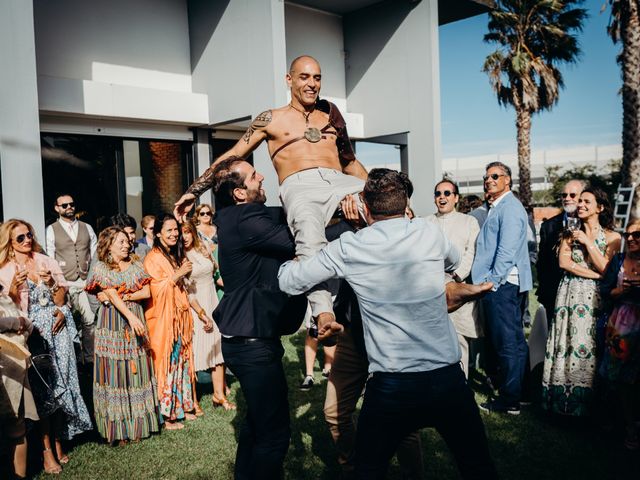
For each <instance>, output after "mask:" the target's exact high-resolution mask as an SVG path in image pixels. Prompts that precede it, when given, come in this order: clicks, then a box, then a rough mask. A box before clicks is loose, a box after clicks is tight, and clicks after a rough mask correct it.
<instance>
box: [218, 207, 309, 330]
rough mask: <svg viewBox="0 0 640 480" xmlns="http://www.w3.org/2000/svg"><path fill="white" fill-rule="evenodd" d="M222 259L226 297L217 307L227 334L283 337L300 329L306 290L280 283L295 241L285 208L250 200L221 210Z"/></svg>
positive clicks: (219, 246)
mask: <svg viewBox="0 0 640 480" xmlns="http://www.w3.org/2000/svg"><path fill="white" fill-rule="evenodd" d="M214 223H215V224H216V226H217V227H218V248H219V250H218V260H219V263H220V275H221V276H222V278H223V280H224V296H223V297H222V299H221V300H220V304H219V305H218V307H217V308H216V309H215V310H214V312H213V317H214V319H215V321H216V324H217V325H218V328H219V329H220V332H221V333H222V334H223V335H228V336H238V337H259V338H277V337H279V336H280V335H282V334H287V333H293V332H295V331H296V330H297V329H298V328H299V326H300V324H301V323H302V320H303V318H304V313H305V311H306V307H307V300H306V298H305V297H304V295H299V296H295V297H289V296H288V295H286V294H285V293H283V292H281V291H280V288H279V287H278V269H279V268H280V265H281V264H282V263H283V262H284V261H286V260H290V259H291V258H293V256H294V253H295V244H294V241H293V238H292V236H291V233H290V232H289V228H288V227H287V225H286V222H284V221H283V212H282V209H281V208H272V207H266V206H264V205H263V204H259V203H248V204H242V205H234V206H231V207H226V208H222V209H221V210H218V211H217V212H216V215H215V218H214Z"/></svg>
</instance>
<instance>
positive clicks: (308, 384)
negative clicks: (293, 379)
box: [300, 375, 315, 390]
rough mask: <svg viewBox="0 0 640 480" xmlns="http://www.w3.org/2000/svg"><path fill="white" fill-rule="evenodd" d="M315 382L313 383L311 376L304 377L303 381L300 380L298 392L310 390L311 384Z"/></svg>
mask: <svg viewBox="0 0 640 480" xmlns="http://www.w3.org/2000/svg"><path fill="white" fill-rule="evenodd" d="M314 383H315V382H314V381H313V377H312V376H311V375H307V376H306V377H304V380H302V383H301V384H300V390H311V387H313V384H314Z"/></svg>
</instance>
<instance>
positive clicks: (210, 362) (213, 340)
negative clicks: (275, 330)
mask: <svg viewBox="0 0 640 480" xmlns="http://www.w3.org/2000/svg"><path fill="white" fill-rule="evenodd" d="M182 239H183V241H184V248H185V251H186V255H187V258H188V259H189V261H190V262H191V263H192V264H193V270H192V271H191V275H189V285H188V290H189V295H190V296H191V297H195V299H196V300H197V301H198V303H199V304H200V306H202V308H203V312H198V313H196V312H193V316H194V318H193V322H194V323H193V358H194V364H195V369H196V371H207V372H211V380H212V383H213V405H214V406H216V407H217V406H221V407H223V408H224V409H225V410H235V409H236V406H235V405H234V404H233V403H231V402H229V401H228V400H227V396H226V394H225V391H226V385H225V378H224V360H223V358H222V336H221V335H220V330H218V327H217V325H216V324H215V322H213V321H211V325H212V327H213V328H212V329H211V330H209V331H207V330H206V329H205V324H204V323H202V322H201V321H199V320H200V317H199V314H202V317H207V318H211V315H212V313H213V311H214V310H215V308H216V307H217V306H218V296H217V295H216V287H215V283H214V272H215V271H216V270H217V269H218V265H217V264H216V262H215V260H214V259H213V256H212V254H211V253H210V251H209V250H208V249H207V247H206V246H205V245H204V244H203V243H202V242H201V241H200V239H199V237H198V232H197V230H196V226H195V225H194V224H193V223H192V222H191V221H187V222H185V223H183V224H182Z"/></svg>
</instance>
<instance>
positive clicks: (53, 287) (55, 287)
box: [49, 282, 60, 293]
mask: <svg viewBox="0 0 640 480" xmlns="http://www.w3.org/2000/svg"><path fill="white" fill-rule="evenodd" d="M49 290H50V291H51V293H56V292H57V291H58V290H60V285H58V282H53V285H51V286H50V287H49Z"/></svg>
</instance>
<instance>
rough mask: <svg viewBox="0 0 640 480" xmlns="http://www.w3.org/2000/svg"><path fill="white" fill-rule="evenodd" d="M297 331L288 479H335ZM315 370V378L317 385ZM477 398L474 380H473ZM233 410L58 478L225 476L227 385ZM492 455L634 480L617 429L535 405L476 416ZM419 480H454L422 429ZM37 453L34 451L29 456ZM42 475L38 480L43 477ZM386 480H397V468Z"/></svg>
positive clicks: (292, 344) (561, 473)
mask: <svg viewBox="0 0 640 480" xmlns="http://www.w3.org/2000/svg"><path fill="white" fill-rule="evenodd" d="M303 342H304V334H303V333H302V332H301V333H299V334H297V335H293V336H291V337H287V338H285V339H283V343H284V345H285V350H286V353H285V359H284V365H285V370H286V373H287V378H288V382H289V386H290V390H289V401H290V403H291V408H292V424H293V425H292V426H293V436H292V440H291V446H290V449H289V453H288V455H287V458H286V462H285V471H286V478H288V479H292V480H293V479H336V478H338V467H337V463H336V461H335V456H334V450H333V444H332V441H331V438H330V436H329V433H328V430H327V428H326V426H325V423H324V419H323V414H322V405H323V400H324V391H325V383H324V381H321V382H319V383H317V384H316V386H314V387H313V388H312V389H311V390H310V391H307V392H301V391H300V390H298V383H299V382H300V380H301V379H302V365H303V358H302V347H303ZM320 379H321V376H320V374H319V373H317V374H316V380H320ZM472 384H473V385H474V388H475V389H476V391H477V396H476V397H477V400H478V401H483V400H484V399H485V396H484V395H483V394H482V393H481V388H480V387H479V383H477V382H472ZM232 388H233V394H232V395H231V398H232V399H233V400H234V401H235V402H237V403H238V407H239V408H238V411H237V412H225V411H223V410H222V409H215V410H214V409H213V408H212V406H211V403H210V395H204V397H203V398H202V406H203V408H204V410H205V412H206V415H205V416H204V417H202V418H200V419H198V420H196V421H194V422H188V423H187V425H186V428H185V429H183V430H181V431H172V432H163V433H162V434H161V435H155V436H153V437H152V438H149V439H146V440H144V441H142V442H140V443H138V444H132V445H127V446H124V447H110V446H108V445H105V444H104V443H101V442H99V441H97V440H96V439H95V438H94V437H91V438H85V439H83V440H82V441H81V442H78V444H76V445H75V446H74V448H73V449H72V451H71V452H70V457H71V461H70V463H69V464H68V465H66V466H65V467H64V471H63V473H62V475H60V478H62V479H70V478H74V479H87V480H88V479H99V480H105V479H128V478H135V479H136V480H137V479H152V478H153V479H158V478H162V479H174V478H175V479H178V478H180V479H225V480H226V479H230V478H232V477H233V475H232V472H233V461H234V455H235V448H236V441H235V439H236V436H237V431H238V428H239V425H240V421H241V419H242V417H243V411H244V404H243V399H242V394H241V393H240V391H239V386H238V384H237V382H236V383H233V384H232ZM482 417H483V420H484V422H485V425H486V429H487V434H488V437H489V443H490V448H491V453H492V455H493V457H494V459H495V462H496V465H497V468H498V471H499V472H500V475H501V476H502V478H505V479H532V480H540V479H597V480H603V479H609V478H625V479H632V478H639V476H638V474H637V473H636V474H632V473H631V472H633V471H635V472H640V454H639V452H634V453H629V452H626V451H624V449H623V448H622V445H621V441H620V437H619V432H615V433H607V434H605V433H603V432H604V431H603V430H602V429H601V428H599V427H597V426H595V425H594V423H593V422H591V423H589V422H575V423H574V422H559V421H557V420H555V421H554V420H553V419H550V418H549V417H548V416H547V415H546V414H544V412H542V411H540V410H538V409H537V408H536V407H529V408H528V409H526V410H523V412H522V414H521V415H520V416H519V417H513V416H499V415H495V414H494V415H485V414H482ZM423 449H424V458H425V469H426V478H428V479H449V478H452V479H453V478H458V477H457V471H456V468H455V465H454V464H453V463H452V459H451V456H450V455H449V452H448V450H447V447H446V446H445V445H444V443H443V442H442V440H441V439H440V438H439V436H438V434H437V433H436V432H435V431H433V430H431V429H425V430H424V431H423ZM35 453H36V454H37V451H36V452H35ZM44 477H45V475H41V476H40V478H44ZM389 478H390V479H399V478H400V473H399V469H398V466H397V463H395V460H394V463H393V464H392V465H391V468H390V470H389Z"/></svg>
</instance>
